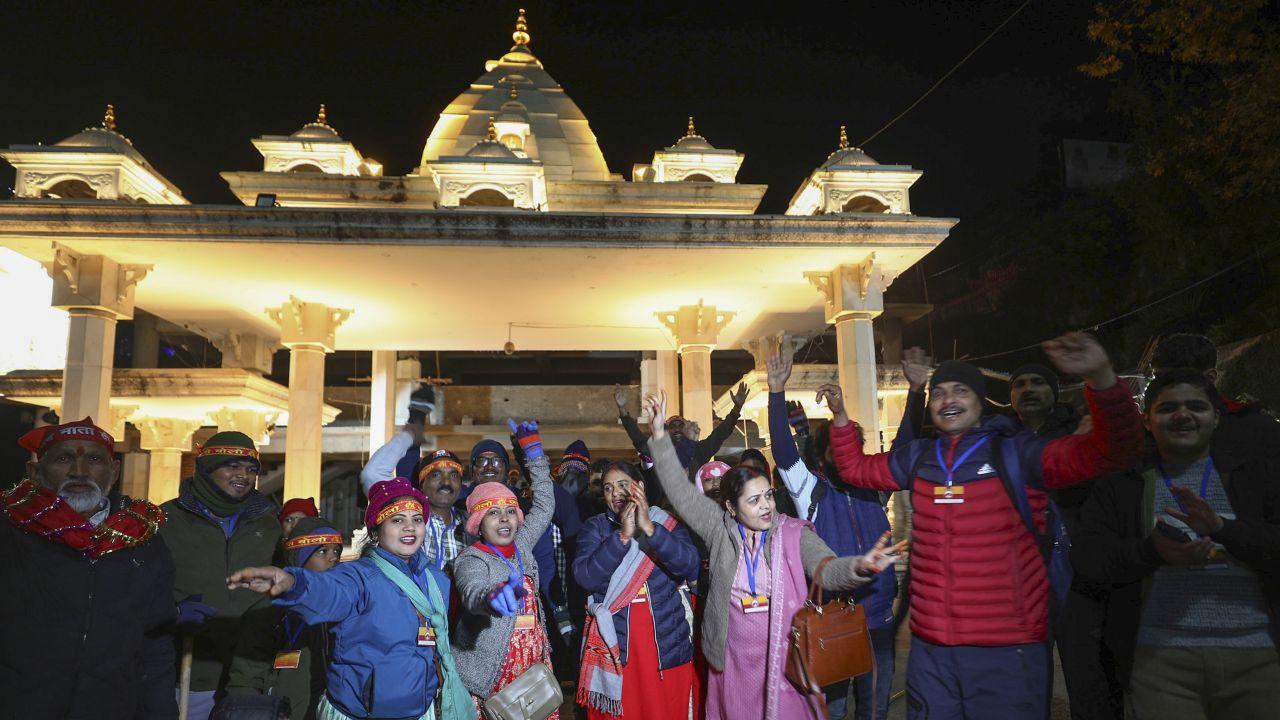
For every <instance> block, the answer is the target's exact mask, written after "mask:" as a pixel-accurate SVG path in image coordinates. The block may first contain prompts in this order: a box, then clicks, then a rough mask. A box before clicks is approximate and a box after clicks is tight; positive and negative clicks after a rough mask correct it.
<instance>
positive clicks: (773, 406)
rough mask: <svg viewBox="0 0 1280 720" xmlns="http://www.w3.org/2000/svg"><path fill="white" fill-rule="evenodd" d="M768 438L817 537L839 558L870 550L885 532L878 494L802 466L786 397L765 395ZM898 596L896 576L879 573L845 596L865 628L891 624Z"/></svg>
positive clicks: (886, 517) (782, 395) (884, 519)
mask: <svg viewBox="0 0 1280 720" xmlns="http://www.w3.org/2000/svg"><path fill="white" fill-rule="evenodd" d="M769 435H770V438H769V439H770V442H772V449H773V459H774V462H776V463H777V465H778V470H779V471H780V472H781V474H782V477H783V480H784V481H785V482H786V484H787V489H788V490H789V491H790V492H791V495H792V496H793V497H794V498H796V500H797V506H799V505H800V504H801V501H802V500H803V499H805V498H807V499H808V503H807V509H801V508H799V507H797V509H800V510H801V512H802V513H804V518H803V519H806V520H809V521H810V522H812V523H813V525H814V527H815V528H817V531H818V537H820V538H822V540H823V542H825V543H826V544H827V545H829V546H831V550H832V551H833V552H835V554H836V555H837V556H839V557H845V556H847V555H862V554H865V553H867V552H869V551H870V550H871V548H872V547H874V546H875V544H876V541H877V540H879V539H880V536H881V535H883V534H885V533H886V532H888V531H889V517H888V515H886V514H885V511H884V505H883V504H882V503H881V500H880V493H879V492H877V491H875V490H864V489H862V488H855V487H850V486H848V485H845V484H844V483H833V482H831V481H830V480H829V479H827V477H826V476H825V475H824V474H823V473H820V472H813V471H812V470H810V469H809V468H807V467H806V466H805V465H804V461H803V460H802V459H801V458H800V452H799V450H798V449H797V448H796V441H795V438H793V437H792V436H791V425H790V424H789V423H788V422H787V399H786V394H785V393H780V392H777V393H769ZM897 594H898V579H897V576H896V575H895V574H894V573H892V572H883V573H880V574H879V575H877V576H876V577H875V579H874V580H872V581H871V582H870V583H868V584H866V585H863V586H862V587H859V588H858V589H857V590H855V591H854V592H853V593H852V594H850V596H849V598H850V599H851V600H852V601H853V602H856V603H862V606H863V610H864V611H865V612H866V614H867V627H869V628H872V629H875V628H883V627H889V626H891V625H892V624H893V600H894V598H895V597H896V596H897Z"/></svg>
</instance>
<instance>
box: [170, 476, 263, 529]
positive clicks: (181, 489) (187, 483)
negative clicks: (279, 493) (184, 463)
mask: <svg viewBox="0 0 1280 720" xmlns="http://www.w3.org/2000/svg"><path fill="white" fill-rule="evenodd" d="M192 482H193V480H192V478H186V479H184V480H183V481H182V484H181V485H179V486H178V497H177V502H178V506H179V507H181V508H182V509H183V510H186V511H188V512H191V513H195V514H196V515H199V516H200V517H205V514H204V513H203V512H201V511H200V502H199V501H198V500H196V494H195V491H194V490H192V489H191V483H192ZM275 510H276V504H275V503H274V502H272V501H271V498H269V497H267V496H266V495H263V494H262V493H260V492H258V491H257V490H251V491H250V492H249V495H248V497H246V498H245V499H244V506H243V508H242V509H241V510H240V520H242V521H248V520H256V519H258V518H260V517H262V516H263V515H266V514H268V513H274V512H275ZM205 519H206V520H207V519H208V518H205ZM210 522H212V520H210Z"/></svg>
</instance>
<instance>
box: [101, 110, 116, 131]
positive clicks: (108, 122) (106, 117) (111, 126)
mask: <svg viewBox="0 0 1280 720" xmlns="http://www.w3.org/2000/svg"><path fill="white" fill-rule="evenodd" d="M102 127H104V128H106V129H108V130H115V129H116V106H115V105H107V111H106V112H105V113H103V115H102Z"/></svg>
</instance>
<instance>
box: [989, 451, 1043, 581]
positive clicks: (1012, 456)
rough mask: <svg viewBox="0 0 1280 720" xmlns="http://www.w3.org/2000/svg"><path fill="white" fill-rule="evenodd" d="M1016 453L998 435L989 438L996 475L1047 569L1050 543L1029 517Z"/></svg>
mask: <svg viewBox="0 0 1280 720" xmlns="http://www.w3.org/2000/svg"><path fill="white" fill-rule="evenodd" d="M1016 452H1017V446H1016V443H1008V442H1004V438H1002V437H1001V436H999V435H995V436H993V437H992V438H991V455H992V458H993V459H994V460H995V465H996V474H998V475H999V476H1000V483H1001V484H1002V485H1004V491H1005V493H1007V494H1008V495H1009V500H1010V502H1012V503H1013V507H1014V509H1015V510H1017V511H1018V515H1019V516H1021V517H1022V524H1023V525H1025V526H1026V528H1027V532H1029V533H1031V537H1032V538H1033V539H1034V540H1035V541H1036V547H1037V548H1039V549H1040V556H1041V558H1043V559H1044V562H1045V567H1046V569H1047V568H1048V565H1049V554H1050V552H1051V543H1050V540H1049V536H1048V534H1047V533H1042V532H1040V530H1039V528H1037V527H1036V523H1035V520H1034V519H1033V518H1032V517H1031V500H1030V499H1029V498H1028V496H1027V485H1026V483H1025V482H1023V479H1022V473H1021V472H1020V470H1021V467H1020V463H1019V462H1018V458H1017V457H1016ZM1011 470H1012V472H1010V471H1011ZM1047 527H1048V526H1047V525H1046V528H1047Z"/></svg>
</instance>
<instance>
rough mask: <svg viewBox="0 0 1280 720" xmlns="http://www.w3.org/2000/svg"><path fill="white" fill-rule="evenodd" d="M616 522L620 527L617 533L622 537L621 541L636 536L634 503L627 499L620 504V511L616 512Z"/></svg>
mask: <svg viewBox="0 0 1280 720" xmlns="http://www.w3.org/2000/svg"><path fill="white" fill-rule="evenodd" d="M618 524H619V525H620V526H621V528H620V529H619V531H618V535H619V537H620V538H622V542H627V541H628V540H630V539H631V538H633V537H635V536H636V504H635V503H633V502H630V501H628V502H627V504H625V505H623V506H622V512H620V513H618Z"/></svg>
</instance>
